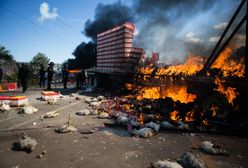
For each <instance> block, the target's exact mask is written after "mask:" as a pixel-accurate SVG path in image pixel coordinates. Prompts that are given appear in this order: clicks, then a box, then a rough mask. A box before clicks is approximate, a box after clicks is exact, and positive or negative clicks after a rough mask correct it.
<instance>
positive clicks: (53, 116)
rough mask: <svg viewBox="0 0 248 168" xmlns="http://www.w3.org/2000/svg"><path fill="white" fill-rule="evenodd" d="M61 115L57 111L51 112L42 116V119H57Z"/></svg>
mask: <svg viewBox="0 0 248 168" xmlns="http://www.w3.org/2000/svg"><path fill="white" fill-rule="evenodd" d="M58 115H59V113H58V111H57V110H55V111H49V112H46V113H45V114H43V115H41V117H40V118H41V119H43V118H55V117H56V116H58Z"/></svg>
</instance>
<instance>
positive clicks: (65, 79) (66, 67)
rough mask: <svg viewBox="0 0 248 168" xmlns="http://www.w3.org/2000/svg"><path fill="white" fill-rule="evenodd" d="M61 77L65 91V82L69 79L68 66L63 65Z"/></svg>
mask: <svg viewBox="0 0 248 168" xmlns="http://www.w3.org/2000/svg"><path fill="white" fill-rule="evenodd" d="M62 76H63V84H64V89H67V82H68V77H69V70H68V64H64V67H63V69H62Z"/></svg>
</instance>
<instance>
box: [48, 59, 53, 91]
mask: <svg viewBox="0 0 248 168" xmlns="http://www.w3.org/2000/svg"><path fill="white" fill-rule="evenodd" d="M53 66H54V63H53V62H50V63H49V66H48V68H47V90H51V84H52V80H53V74H54V70H53Z"/></svg>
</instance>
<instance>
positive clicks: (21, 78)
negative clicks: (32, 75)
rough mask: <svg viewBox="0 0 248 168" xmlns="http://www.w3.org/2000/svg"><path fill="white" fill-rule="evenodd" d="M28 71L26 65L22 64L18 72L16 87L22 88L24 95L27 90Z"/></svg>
mask: <svg viewBox="0 0 248 168" xmlns="http://www.w3.org/2000/svg"><path fill="white" fill-rule="evenodd" d="M29 72H30V71H29V69H28V67H27V65H25V64H22V67H21V68H20V69H19V72H18V86H22V92H23V93H25V92H26V91H27V89H28V75H29Z"/></svg>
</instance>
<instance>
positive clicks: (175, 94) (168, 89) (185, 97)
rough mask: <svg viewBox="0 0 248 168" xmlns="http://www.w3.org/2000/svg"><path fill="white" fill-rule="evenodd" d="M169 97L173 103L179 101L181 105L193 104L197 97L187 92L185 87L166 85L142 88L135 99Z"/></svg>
mask: <svg viewBox="0 0 248 168" xmlns="http://www.w3.org/2000/svg"><path fill="white" fill-rule="evenodd" d="M166 97H170V98H172V99H173V100H174V101H180V102H181V103H189V102H194V101H195V99H196V98H197V96H196V95H195V94H191V93H188V92H187V87H186V86H179V85H172V84H171V85H168V86H161V87H142V88H141V89H140V90H139V93H138V96H137V99H138V100H141V99H144V98H147V99H159V98H166Z"/></svg>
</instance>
